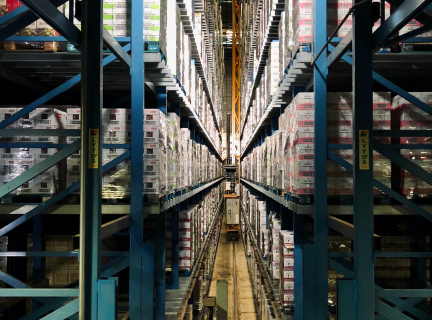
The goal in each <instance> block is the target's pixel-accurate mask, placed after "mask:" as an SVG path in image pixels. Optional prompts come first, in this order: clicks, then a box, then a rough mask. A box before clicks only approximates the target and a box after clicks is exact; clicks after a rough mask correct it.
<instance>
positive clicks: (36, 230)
mask: <svg viewBox="0 0 432 320" xmlns="http://www.w3.org/2000/svg"><path fill="white" fill-rule="evenodd" d="M33 251H42V216H41V215H40V214H38V215H37V216H35V217H34V218H33ZM42 278H43V266H42V257H34V258H33V283H38V282H39V281H41V280H42ZM38 307H39V303H38V302H37V301H36V300H35V299H33V300H32V309H33V310H36V309H37V308H38Z"/></svg>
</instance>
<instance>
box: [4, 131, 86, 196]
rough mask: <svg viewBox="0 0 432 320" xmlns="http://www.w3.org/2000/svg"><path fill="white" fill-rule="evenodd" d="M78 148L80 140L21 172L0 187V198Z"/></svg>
mask: <svg viewBox="0 0 432 320" xmlns="http://www.w3.org/2000/svg"><path fill="white" fill-rule="evenodd" d="M80 147H81V139H78V140H77V141H75V142H74V143H72V144H70V145H69V146H67V147H66V148H64V149H61V150H60V151H58V152H56V153H55V154H54V155H52V156H50V157H49V158H47V159H45V160H44V161H42V162H41V163H38V164H37V165H35V166H34V167H32V168H30V169H28V170H27V171H25V172H23V173H22V174H20V175H19V176H18V177H16V178H15V179H13V180H12V181H10V182H8V183H5V184H4V185H3V186H1V187H0V198H1V197H3V196H5V195H7V194H8V193H10V192H12V191H13V190H15V189H16V188H18V187H19V186H22V185H23V184H24V183H26V182H27V181H29V180H31V179H33V178H34V177H36V176H38V175H39V174H41V173H42V172H44V171H46V170H48V169H49V168H51V167H52V166H54V165H55V164H57V163H58V162H59V161H61V160H63V159H65V158H67V157H69V156H70V155H71V154H73V153H75V152H77V151H78V150H79V149H80Z"/></svg>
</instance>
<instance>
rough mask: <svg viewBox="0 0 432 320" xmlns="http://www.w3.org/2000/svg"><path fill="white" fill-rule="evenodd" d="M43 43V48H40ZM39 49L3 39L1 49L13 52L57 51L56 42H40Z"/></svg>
mask: <svg viewBox="0 0 432 320" xmlns="http://www.w3.org/2000/svg"><path fill="white" fill-rule="evenodd" d="M42 43H43V48H42ZM40 47H41V48H40V49H37V48H35V47H34V46H31V45H23V44H21V43H19V42H18V43H16V42H13V41H5V42H4V43H3V50H2V51H14V52H48V53H49V52H57V50H58V44H57V42H55V41H45V42H41V45H40Z"/></svg>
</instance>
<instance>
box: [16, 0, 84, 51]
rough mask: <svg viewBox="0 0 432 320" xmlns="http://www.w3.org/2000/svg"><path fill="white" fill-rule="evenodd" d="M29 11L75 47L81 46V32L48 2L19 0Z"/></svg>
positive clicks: (42, 0)
mask: <svg viewBox="0 0 432 320" xmlns="http://www.w3.org/2000/svg"><path fill="white" fill-rule="evenodd" d="M21 2H22V3H24V4H25V5H26V6H27V7H28V8H29V9H30V10H32V11H33V12H34V13H36V14H37V15H38V16H39V17H41V19H42V20H44V21H45V22H46V23H48V24H49V25H50V26H51V27H52V28H53V29H54V30H56V31H58V32H59V33H60V34H61V35H63V36H64V37H65V38H67V39H68V40H69V41H70V42H71V43H72V44H73V45H74V46H75V47H79V46H80V45H81V31H80V30H79V29H78V28H77V27H76V26H75V25H74V24H73V23H72V22H71V21H69V20H68V18H66V16H65V15H64V14H62V13H61V12H60V10H58V9H57V8H56V6H55V5H53V4H52V3H51V2H49V1H48V0H21Z"/></svg>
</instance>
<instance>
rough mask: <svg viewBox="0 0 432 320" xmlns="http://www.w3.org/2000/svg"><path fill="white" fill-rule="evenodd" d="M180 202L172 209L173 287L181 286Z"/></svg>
mask: <svg viewBox="0 0 432 320" xmlns="http://www.w3.org/2000/svg"><path fill="white" fill-rule="evenodd" d="M179 230H180V204H176V205H175V206H174V207H173V210H172V255H171V261H172V262H171V265H172V267H171V269H172V272H171V279H172V281H171V289H178V288H179V252H180V251H179V250H180V249H179V244H180V232H179Z"/></svg>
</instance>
